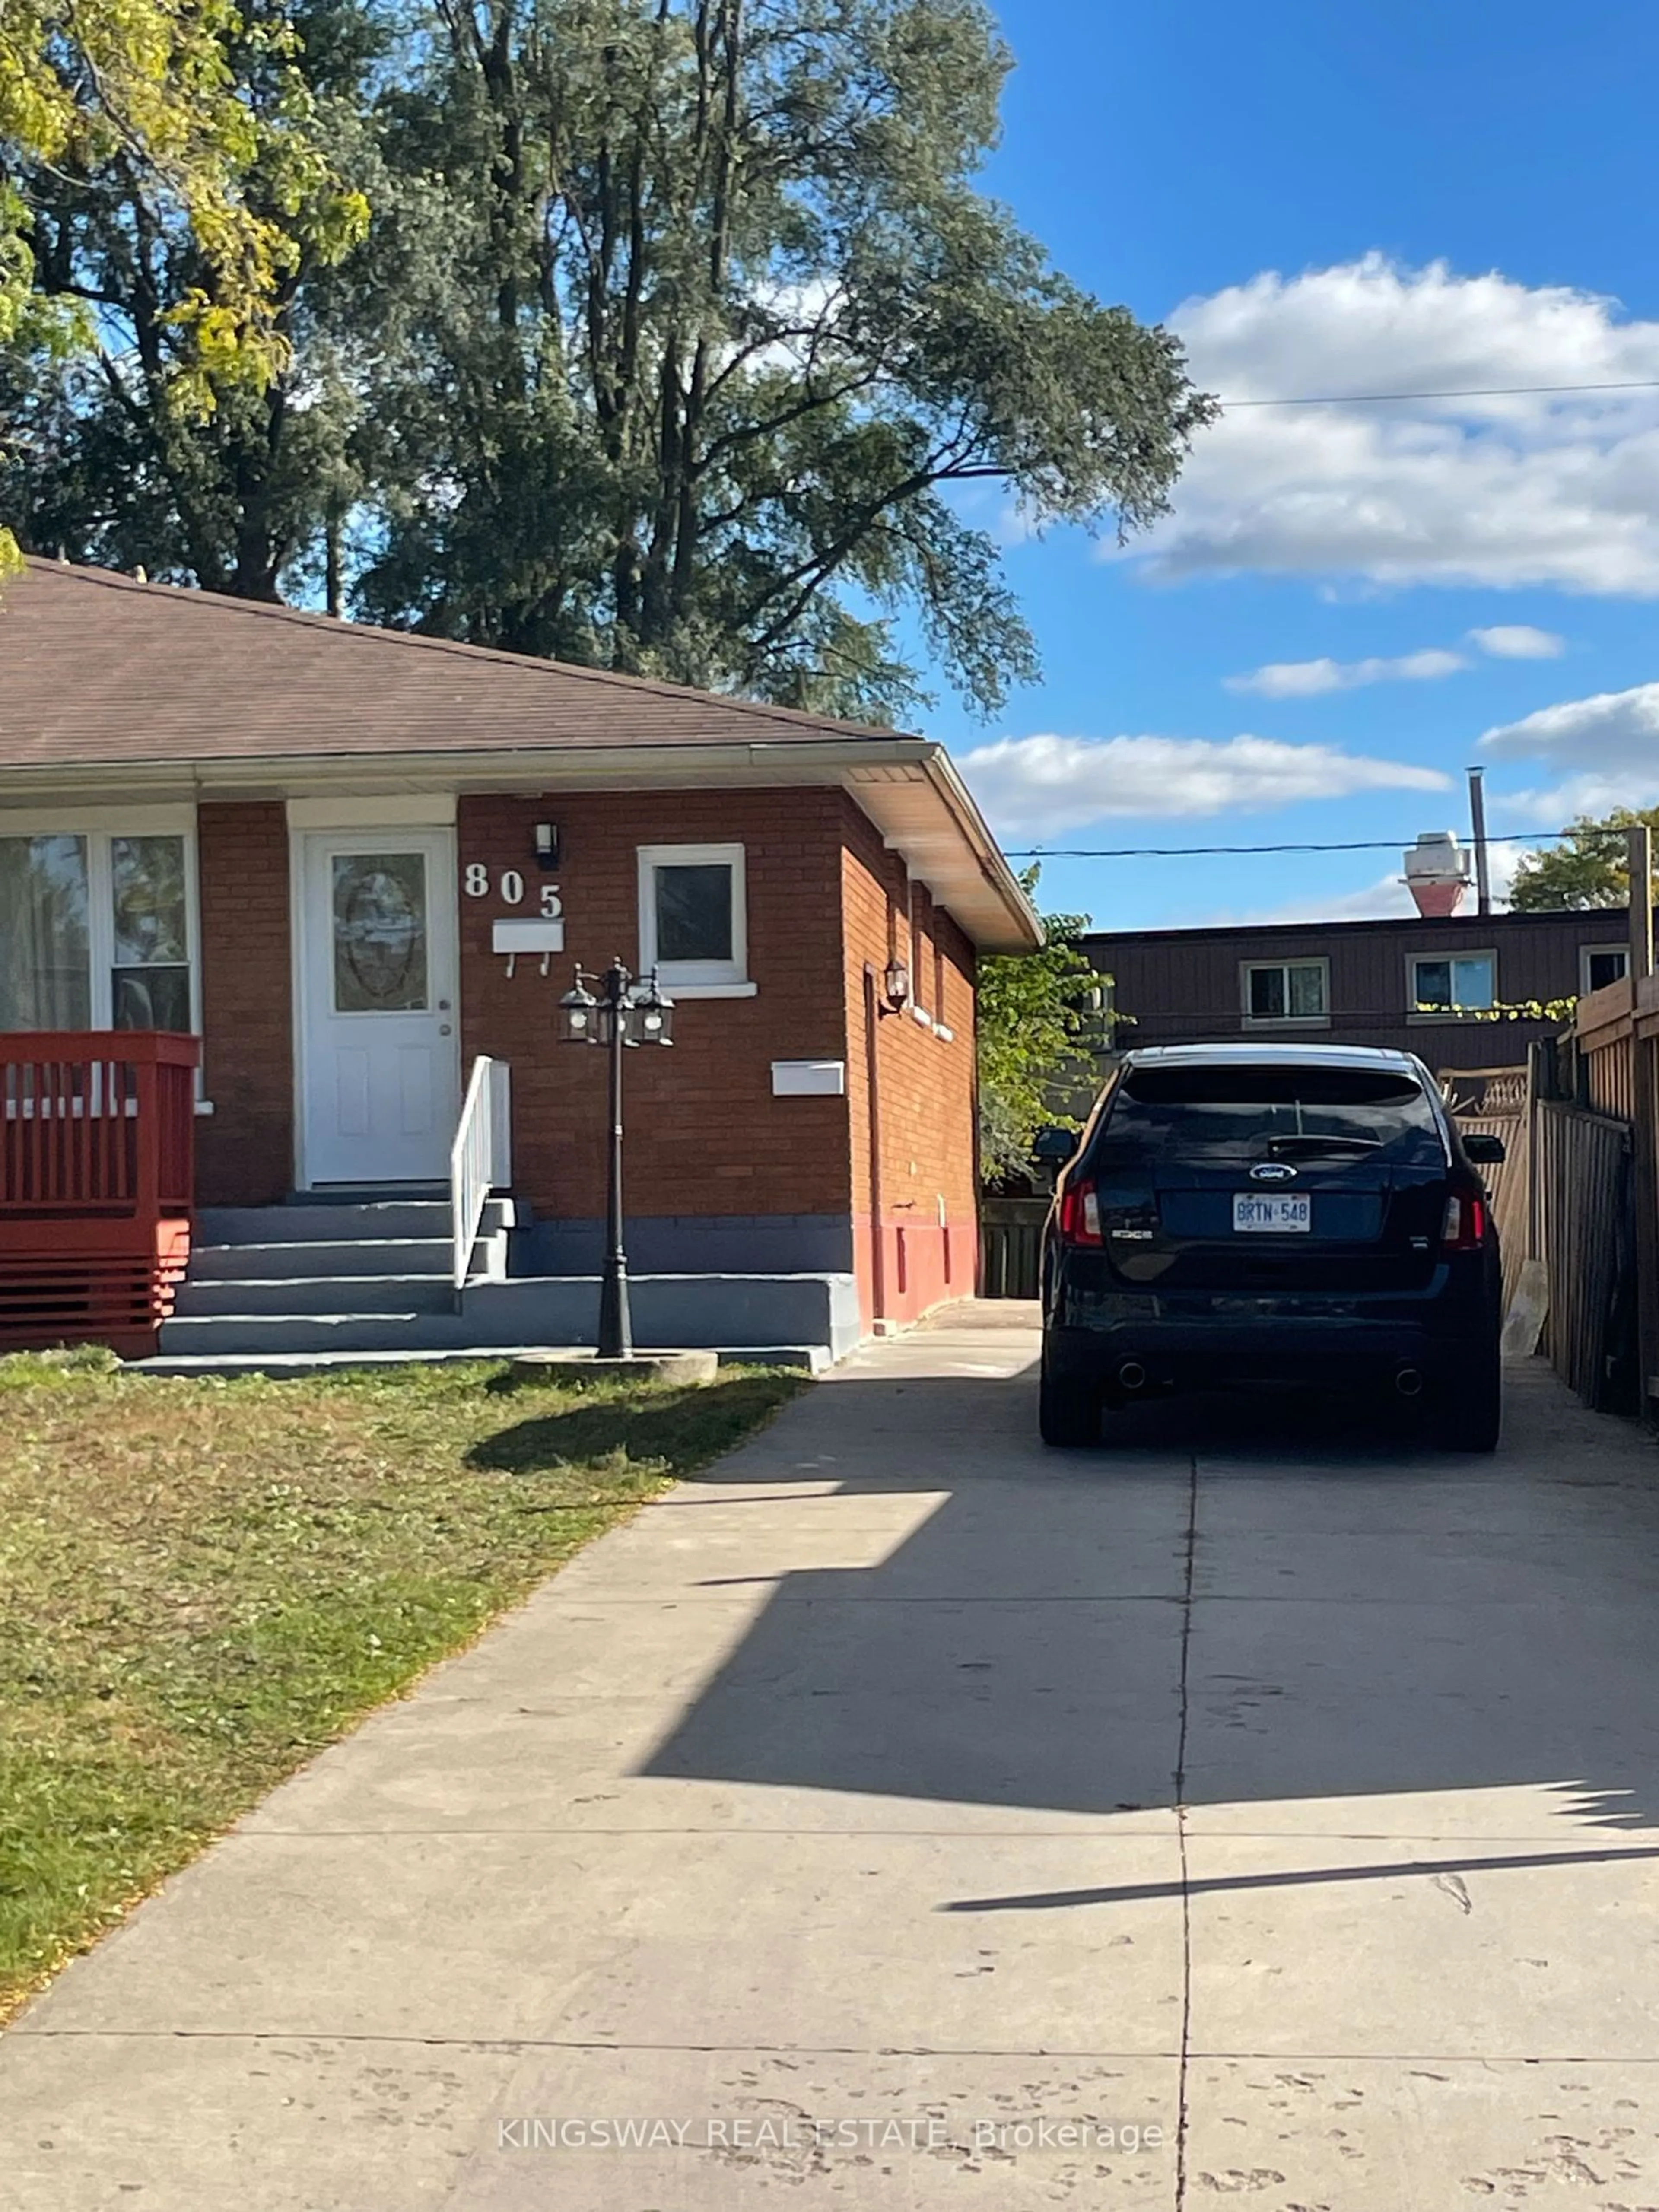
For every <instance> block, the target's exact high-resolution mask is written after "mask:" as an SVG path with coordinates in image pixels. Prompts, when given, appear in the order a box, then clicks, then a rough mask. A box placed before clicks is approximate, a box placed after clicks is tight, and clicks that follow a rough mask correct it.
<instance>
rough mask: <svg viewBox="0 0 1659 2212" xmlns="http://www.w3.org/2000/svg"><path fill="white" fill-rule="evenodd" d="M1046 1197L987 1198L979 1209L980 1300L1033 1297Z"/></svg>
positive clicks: (1046, 1211)
mask: <svg viewBox="0 0 1659 2212" xmlns="http://www.w3.org/2000/svg"><path fill="white" fill-rule="evenodd" d="M1047 1219H1048V1200H1047V1199H1046V1198H987V1200H985V1201H984V1204H983V1205H982V1206H981V1208H980V1226H979V1282H980V1291H979V1294H980V1296H981V1297H982V1298H1034V1297H1036V1295H1037V1289H1038V1283H1037V1275H1038V1265H1039V1255H1040V1254H1041V1251H1042V1225H1043V1223H1044V1222H1045V1221H1046V1220H1047Z"/></svg>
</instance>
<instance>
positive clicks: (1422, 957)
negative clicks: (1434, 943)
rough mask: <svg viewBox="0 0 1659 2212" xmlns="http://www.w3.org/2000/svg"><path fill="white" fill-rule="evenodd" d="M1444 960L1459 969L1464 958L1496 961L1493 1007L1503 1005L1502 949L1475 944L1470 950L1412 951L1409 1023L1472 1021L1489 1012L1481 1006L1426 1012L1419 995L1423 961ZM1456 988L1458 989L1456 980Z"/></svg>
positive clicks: (1409, 959)
mask: <svg viewBox="0 0 1659 2212" xmlns="http://www.w3.org/2000/svg"><path fill="white" fill-rule="evenodd" d="M1430 960H1435V961H1444V962H1446V963H1448V964H1449V965H1450V966H1451V967H1452V968H1454V969H1455V967H1456V965H1457V963H1458V962H1459V961H1460V960H1489V961H1490V962H1491V963H1492V1004H1493V1006H1498V1004H1500V1003H1501V1002H1500V1000H1499V996H1498V948H1497V946H1496V945H1477V946H1474V947H1472V948H1471V949H1470V950H1469V951H1468V952H1408V953H1407V955H1406V1019H1407V1021H1408V1022H1472V1021H1474V1020H1476V1019H1477V1018H1479V1016H1480V1014H1481V1013H1482V1012H1485V1011H1486V1009H1484V1008H1483V1007H1480V1006H1443V1007H1440V1008H1433V1007H1431V1008H1430V1009H1428V1010H1427V1011H1426V1012H1425V1010H1424V1008H1423V1007H1422V1006H1420V1004H1419V1000H1418V995H1417V970H1418V968H1419V964H1420V963H1424V962H1425V961H1430ZM1452 987H1453V989H1454V990H1455V988H1456V984H1455V981H1454V983H1453V986H1452Z"/></svg>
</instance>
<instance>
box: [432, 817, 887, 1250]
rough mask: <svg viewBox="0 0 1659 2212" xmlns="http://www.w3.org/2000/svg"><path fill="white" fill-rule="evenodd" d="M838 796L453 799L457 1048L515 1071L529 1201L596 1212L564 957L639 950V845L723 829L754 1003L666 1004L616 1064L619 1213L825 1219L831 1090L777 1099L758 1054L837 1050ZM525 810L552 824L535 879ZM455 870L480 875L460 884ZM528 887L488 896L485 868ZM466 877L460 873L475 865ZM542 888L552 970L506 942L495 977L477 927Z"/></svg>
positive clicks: (598, 1065)
mask: <svg viewBox="0 0 1659 2212" xmlns="http://www.w3.org/2000/svg"><path fill="white" fill-rule="evenodd" d="M538 821H551V822H553V823H556V824H557V826H558V830H559V836H560V845H561V854H560V865H559V867H558V870H557V872H556V873H554V874H551V875H546V876H544V875H542V874H541V873H540V872H538V870H537V868H536V866H535V861H534V858H533V853H532V842H533V832H534V827H535V824H536V823H537V822H538ZM658 844H685V845H693V844H741V845H742V846H743V847H744V860H745V872H746V880H747V899H748V939H749V974H750V979H751V980H752V981H753V982H754V983H755V985H756V993H755V995H754V996H753V997H752V998H735V999H687V1000H681V1001H679V1002H678V1004H677V1006H676V1010H675V1013H676V1018H675V1031H674V1037H675V1041H674V1043H673V1045H672V1046H671V1048H669V1049H668V1050H666V1051H659V1050H653V1049H650V1048H642V1049H641V1050H640V1051H638V1052H635V1053H630V1054H629V1055H628V1059H627V1063H626V1080H627V1094H626V1115H627V1131H628V1137H627V1162H626V1169H625V1195H626V1201H627V1206H628V1211H629V1213H630V1214H632V1215H635V1216H642V1215H665V1214H724V1215H731V1214H834V1215H838V1216H841V1217H842V1218H845V1217H846V1216H847V1214H848V1212H849V1211H850V1209H851V1206H852V1192H851V1179H850V1170H849V1165H848V1136H847V1121H848V1102H847V1101H846V1099H844V1098H834V1097H807V1098H796V1097H789V1098H776V1097H773V1095H772V1062H773V1061H774V1060H842V1059H844V1058H845V1057H846V1049H847V1048H846V1037H845V1020H844V1011H843V994H842V957H841V854H842V796H841V793H839V792H836V791H833V790H823V791H819V790H811V789H808V790H787V791H785V790H777V791H685V792H661V791H656V792H637V793H628V792H605V793H576V794H573V793H561V794H550V795H548V796H546V797H544V798H539V799H538V798H535V797H533V796H532V797H525V796H516V795H515V796H510V797H502V796H496V795H492V796H489V797H468V798H463V799H462V800H461V801H460V805H459V818H458V823H457V847H456V856H457V860H458V862H459V868H460V873H461V883H462V886H463V888H462V891H461V897H460V923H461V1018H462V1042H463V1046H464V1053H463V1059H464V1062H465V1064H466V1065H467V1066H470V1065H471V1060H472V1059H473V1057H474V1056H475V1055H476V1054H479V1053H488V1054H491V1055H493V1056H497V1057H500V1058H501V1059H503V1060H509V1061H510V1062H511V1063H512V1068H513V1174H514V1182H515V1183H516V1185H517V1188H518V1189H519V1191H520V1194H521V1195H522V1196H524V1197H525V1198H527V1199H528V1200H530V1202H531V1204H532V1206H534V1208H535V1210H536V1212H537V1213H538V1216H541V1217H543V1218H554V1219H564V1220H584V1219H586V1220H591V1219H595V1218H598V1217H599V1215H600V1214H602V1213H603V1212H604V1208H605V1058H604V1055H603V1054H599V1053H598V1052H590V1051H583V1050H582V1049H580V1048H579V1047H577V1046H574V1045H568V1044H565V1043H563V1042H561V1041H560V1038H559V1034H558V1002H559V999H560V997H561V995H562V993H564V992H565V991H566V990H568V988H569V986H570V981H571V973H572V969H573V966H574V963H576V962H578V961H580V963H581V964H582V966H583V967H584V968H586V969H603V968H605V966H607V965H608V964H609V963H610V961H611V959H612V957H615V956H617V955H618V954H619V955H620V956H621V957H622V958H623V960H624V961H625V962H626V963H627V964H628V965H629V967H630V968H637V966H638V963H639V954H640V942H639V940H640V928H639V858H638V855H639V848H640V847H641V845H658ZM469 867H471V868H477V867H482V869H483V874H484V877H485V879H486V880H487V882H488V884H489V890H488V891H487V893H486V895H485V896H483V897H477V898H475V897H470V896H467V895H466V892H465V884H466V882H467V880H468V878H467V871H468V869H469ZM513 871H516V872H520V873H521V874H522V875H523V877H524V880H525V884H526V896H525V899H524V902H523V903H522V904H521V905H519V906H509V905H507V904H506V903H505V902H503V900H502V898H501V895H500V891H499V884H500V881H501V875H502V873H503V872H513ZM473 880H474V881H476V880H477V878H476V877H475V878H473ZM544 883H556V884H557V886H558V896H559V898H560V900H561V902H562V906H563V921H564V924H565V950H564V951H563V953H562V954H555V955H554V956H553V957H552V961H551V966H550V973H549V974H548V975H545V976H544V975H541V974H540V972H539V968H540V962H539V957H537V958H523V957H521V958H520V961H519V963H518V965H517V969H516V972H515V973H514V974H513V976H512V977H511V978H510V979H509V977H508V975H507V963H506V961H505V960H504V959H503V958H502V957H500V956H498V955H497V954H495V952H493V951H491V950H490V935H491V927H492V925H493V924H494V923H495V921H499V920H502V919H505V918H507V916H509V915H533V914H535V913H536V912H537V910H538V903H539V898H540V890H541V886H542V885H543V884H544Z"/></svg>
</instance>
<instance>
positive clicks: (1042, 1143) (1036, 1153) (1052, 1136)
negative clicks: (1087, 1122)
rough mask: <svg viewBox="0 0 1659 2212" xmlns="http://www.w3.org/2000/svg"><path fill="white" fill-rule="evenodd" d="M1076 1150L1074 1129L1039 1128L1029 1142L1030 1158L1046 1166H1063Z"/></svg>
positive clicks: (1075, 1132)
mask: <svg viewBox="0 0 1659 2212" xmlns="http://www.w3.org/2000/svg"><path fill="white" fill-rule="evenodd" d="M1076 1150H1077V1131H1076V1130H1075V1129H1039V1130H1038V1131H1037V1133H1036V1137H1035V1138H1034V1139H1032V1143H1031V1158H1033V1159H1034V1160H1041V1161H1042V1163H1043V1164H1044V1165H1045V1166H1047V1167H1054V1168H1063V1167H1064V1166H1065V1164H1066V1161H1067V1160H1069V1159H1070V1158H1071V1157H1072V1155H1073V1152H1076Z"/></svg>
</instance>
